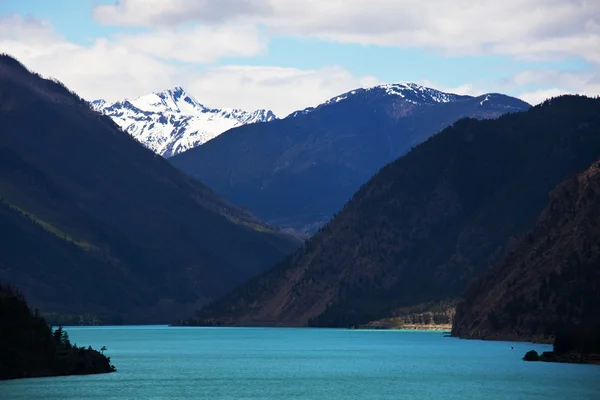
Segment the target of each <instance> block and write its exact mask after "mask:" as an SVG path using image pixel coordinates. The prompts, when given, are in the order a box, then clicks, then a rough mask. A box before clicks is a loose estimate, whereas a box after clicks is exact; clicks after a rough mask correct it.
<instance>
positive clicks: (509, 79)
mask: <svg viewBox="0 0 600 400" xmlns="http://www.w3.org/2000/svg"><path fill="white" fill-rule="evenodd" d="M0 52H2V53H8V54H10V55H12V56H14V57H16V58H17V59H18V60H19V61H21V62H22V63H24V64H25V65H26V66H27V67H28V68H29V69H30V70H33V71H36V72H38V73H40V74H42V75H43V76H47V77H52V78H55V79H58V80H60V81H62V82H63V83H64V84H66V85H67V86H68V87H69V88H70V89H72V90H74V91H76V92H77V93H78V94H80V95H81V96H82V97H84V98H85V99H88V100H94V99H99V98H102V99H105V100H107V101H117V100H122V99H124V98H135V97H137V96H140V95H143V94H147V93H150V92H155V91H161V90H165V89H168V88H172V87H174V86H182V87H183V88H184V89H185V90H186V91H187V92H188V93H190V94H191V95H193V96H195V97H196V98H197V99H198V100H199V101H200V102H202V103H203V104H205V105H206V106H209V107H229V108H242V109H246V110H254V109H259V108H266V109H271V110H273V111H274V112H275V113H276V114H278V115H280V116H284V115H286V114H288V113H290V112H292V111H294V110H298V109H303V108H305V107H309V106H314V105H316V104H319V103H322V102H323V101H325V100H327V99H329V98H331V97H334V96H336V95H338V94H341V93H344V92H347V91H349V90H352V89H355V88H358V87H368V86H373V85H378V84H382V83H394V82H407V81H408V82H416V83H418V84H421V85H425V86H428V87H433V88H436V89H440V90H444V91H449V92H453V93H458V94H469V95H480V94H484V93H489V92H500V93H505V94H509V95H512V96H516V97H519V98H521V99H523V100H525V101H527V102H529V103H531V104H537V103H539V102H541V101H543V100H545V99H546V98H548V97H552V96H557V95H559V94H563V93H580V94H586V95H592V96H596V95H599V94H600V0H118V1H114V0H112V1H107V0H1V1H0Z"/></svg>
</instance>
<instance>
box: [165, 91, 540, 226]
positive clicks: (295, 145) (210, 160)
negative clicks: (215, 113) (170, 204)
mask: <svg viewBox="0 0 600 400" xmlns="http://www.w3.org/2000/svg"><path fill="white" fill-rule="evenodd" d="M529 107H530V106H529V105H528V104H527V103H524V102H523V101H521V100H519V99H516V98H512V97H508V96H504V95H501V94H486V95H482V96H478V97H471V96H459V95H455V94H450V93H444V92H441V91H438V90H435V89H430V88H425V87H423V86H419V85H416V84H413V83H399V84H389V85H382V86H376V87H372V88H368V89H357V90H353V91H351V92H348V93H346V94H343V95H340V96H337V97H334V98H332V99H331V100H329V101H327V102H325V103H323V104H321V105H319V106H318V107H314V108H307V109H305V110H302V111H297V112H295V113H292V114H290V115H289V116H288V117H286V118H284V119H277V120H273V121H271V122H268V123H264V124H250V125H244V126H240V127H237V128H234V129H231V130H229V131H227V132H225V133H223V134H221V135H219V136H218V137H216V138H214V139H213V140H211V141H209V142H207V143H205V144H204V145H202V146H200V147H196V148H194V149H190V150H188V151H186V152H184V153H182V154H178V155H176V156H174V157H172V158H170V159H169V161H170V162H171V163H172V164H173V165H175V166H176V167H177V168H179V169H181V170H182V171H184V172H186V173H188V174H190V175H192V176H194V177H196V178H198V179H200V180H201V181H203V182H205V183H206V184H207V185H209V186H210V187H211V188H213V189H214V190H215V191H216V192H217V193H219V194H220V195H222V196H223V197H225V198H226V199H228V200H229V201H231V202H232V203H234V204H236V205H239V206H242V207H244V208H247V209H248V210H250V211H251V212H252V213H253V214H255V215H257V216H258V217H259V218H261V219H263V220H265V221H267V222H269V223H272V224H275V225H278V226H281V227H285V228H292V229H294V230H295V231H298V232H302V233H309V234H310V233H313V232H315V231H316V230H317V229H318V228H319V227H320V226H322V225H323V224H324V223H325V222H327V221H328V220H330V219H331V217H332V216H333V214H334V213H336V212H338V211H339V210H340V209H341V208H342V207H343V205H344V204H345V203H346V202H347V201H348V200H349V199H350V198H351V197H352V195H353V194H354V192H356V191H357V190H358V189H359V188H360V186H361V185H362V184H364V183H365V182H367V181H368V180H369V178H371V176H373V174H375V173H376V172H377V171H378V170H379V169H380V168H381V167H383V166H385V165H386V164H388V163H390V162H392V161H394V160H395V159H396V158H398V157H401V156H403V155H404V154H406V153H407V152H408V151H409V150H410V149H411V148H412V147H414V146H416V145H418V144H419V143H421V142H423V141H425V140H426V139H428V138H429V137H431V136H432V135H434V134H436V133H438V132H439V131H440V130H442V129H444V128H445V127H447V126H448V125H450V124H452V123H453V122H455V121H456V120H458V119H460V118H465V117H471V118H479V119H486V118H496V117H498V116H500V115H502V114H505V113H507V112H518V111H524V110H527V109H528V108H529Z"/></svg>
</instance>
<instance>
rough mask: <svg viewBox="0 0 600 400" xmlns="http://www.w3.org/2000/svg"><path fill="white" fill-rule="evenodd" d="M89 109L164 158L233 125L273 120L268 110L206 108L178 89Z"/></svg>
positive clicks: (96, 104) (97, 102) (101, 103)
mask: <svg viewBox="0 0 600 400" xmlns="http://www.w3.org/2000/svg"><path fill="white" fill-rule="evenodd" d="M91 106H92V108H93V109H94V110H96V111H99V112H101V113H103V114H105V115H108V116H110V117H111V118H112V119H113V121H115V123H116V124H117V125H119V126H120V127H121V128H122V129H123V130H124V131H125V132H127V133H129V134H130V135H131V136H133V137H134V138H135V139H136V140H138V141H139V142H141V143H142V144H144V145H145V146H146V147H148V148H150V149H151V150H153V151H154V152H155V153H157V154H160V155H162V156H163V157H165V158H168V157H171V156H174V155H175V154H179V153H182V152H184V151H186V150H188V149H191V148H194V147H197V146H200V145H201V144H203V143H205V142H207V141H209V140H211V139H213V138H214V137H216V136H218V135H220V134H221V133H223V132H225V131H227V130H229V129H231V128H234V127H236V126H240V125H245V124H251V123H254V122H267V121H271V120H273V119H276V118H277V117H276V116H275V114H273V112H271V111H269V110H257V111H254V112H247V111H244V110H239V109H218V108H216V109H215V108H208V107H205V106H204V105H202V104H201V103H200V102H199V101H198V100H197V99H196V98H195V97H193V96H190V95H189V94H187V93H186V92H185V91H184V90H183V88H181V87H175V88H173V89H169V90H165V91H163V92H159V93H151V94H148V95H144V96H140V97H138V98H136V99H133V100H128V99H125V100H122V101H117V102H115V103H108V102H106V101H105V100H101V99H100V100H94V101H92V102H91Z"/></svg>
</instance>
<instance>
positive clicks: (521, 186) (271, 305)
mask: <svg viewBox="0 0 600 400" xmlns="http://www.w3.org/2000/svg"><path fill="white" fill-rule="evenodd" d="M341 103H342V102H339V103H336V104H341ZM450 104H452V103H450ZM309 115H310V113H309ZM282 122H283V121H279V123H280V124H281V123H282ZM599 154H600V99H591V98H586V97H578V96H563V97H559V98H554V99H552V100H549V101H547V102H545V103H543V104H541V105H539V106H536V107H533V108H531V109H529V110H528V111H526V112H521V113H512V114H508V115H504V116H502V117H500V118H498V119H488V120H475V119H462V120H460V121H457V122H456V123H454V124H453V125H451V126H450V127H448V128H446V129H444V130H443V131H442V132H440V133H439V134H437V135H434V136H432V137H430V138H429V139H428V140H426V141H425V142H424V143H422V144H420V145H418V146H416V147H415V148H414V149H413V150H412V151H410V152H409V153H408V154H407V155H405V156H404V157H401V158H399V159H397V160H396V161H394V162H392V163H390V164H389V165H387V166H386V167H384V168H383V169H381V170H380V171H379V172H378V173H377V174H376V175H375V176H374V177H373V178H372V179H370V180H369V181H368V182H367V183H366V184H364V185H363V186H362V187H361V188H360V190H358V191H357V192H356V194H354V196H353V197H352V200H350V202H348V203H347V204H346V206H345V207H344V208H343V210H342V211H341V212H340V213H339V214H338V215H337V216H336V217H335V218H334V219H333V220H332V221H330V222H329V223H327V224H326V225H325V226H324V227H323V228H321V229H320V230H319V231H318V232H317V233H316V234H315V235H314V236H313V237H311V238H310V239H309V240H308V241H306V242H305V244H304V245H303V246H302V247H301V248H300V249H299V250H297V251H296V252H295V253H293V254H292V255H290V256H289V257H287V258H286V259H285V260H284V261H283V262H281V263H279V264H278V265H277V266H275V267H274V268H272V269H270V270H268V271H267V272H265V273H263V274H262V275H260V276H258V277H256V278H254V279H252V280H251V281H250V282H248V283H246V284H244V285H242V286H241V287H239V288H238V289H236V290H235V291H233V292H232V293H231V294H229V295H227V296H225V297H223V298H221V299H219V300H217V301H215V302H213V303H211V304H209V305H208V306H206V307H204V308H203V309H201V310H200V311H199V312H198V313H197V314H196V316H195V317H194V318H192V319H191V320H189V321H187V322H186V323H189V324H196V325H267V326H271V325H283V326H307V325H310V326H329V327H348V326H356V325H362V324H364V323H367V322H369V321H373V320H377V319H380V318H385V317H386V316H390V315H394V312H395V310H397V309H399V308H403V307H410V306H416V305H419V304H426V303H429V304H435V303H436V302H440V301H447V302H451V301H453V300H454V299H456V298H458V297H459V296H460V295H461V294H462V292H463V290H464V289H465V287H466V286H467V284H468V283H469V282H470V281H471V279H472V278H474V277H475V276H477V275H478V274H480V273H482V272H484V271H486V270H487V269H488V268H489V267H490V266H492V265H493V264H495V263H496V262H498V261H499V260H501V258H502V257H503V256H504V255H505V254H506V252H507V251H508V250H509V249H511V248H513V246H514V245H515V243H517V241H518V238H519V237H521V236H522V235H524V234H525V233H527V231H529V230H530V229H532V228H533V226H534V224H535V222H536V220H537V219H538V217H539V215H540V214H541V213H542V211H543V210H544V208H545V207H546V205H547V203H548V195H549V192H550V191H551V190H552V189H553V188H554V187H556V186H557V185H558V184H559V183H560V182H561V181H562V180H564V179H567V178H568V177H570V176H572V175H574V174H577V173H578V172H580V171H582V170H584V169H586V168H588V167H589V165H590V164H591V163H592V162H594V161H595V160H596V159H597V157H598V155H599ZM565 220H566V219H565ZM594 223H595V222H593V221H592V222H590V224H594ZM585 243H586V242H585V241H583V242H582V243H581V244H579V245H578V246H584V247H585V246H586V245H585ZM592 252H593V253H595V252H596V251H595V250H594V248H592ZM528 254H530V253H529V252H528V253H527V254H524V255H523V256H524V257H525V256H527V255H528ZM549 257H550V256H549ZM544 260H545V258H542V259H541V260H540V261H539V263H540V264H541V263H542V262H543V261H544ZM533 265H537V262H536V264H533ZM532 285H533V283H532ZM488 287H491V286H489V285H487V284H486V285H483V286H481V288H482V289H481V290H477V289H473V290H474V292H473V294H472V295H468V298H469V299H472V300H473V302H471V307H473V308H474V309H475V308H476V307H477V304H476V303H477V301H479V300H478V299H485V297H482V296H485V293H486V288H488ZM589 288H593V287H592V286H588V289H589ZM590 290H591V289H590ZM490 300H493V299H492V298H490ZM505 300H506V301H508V299H502V298H501V299H500V300H498V303H497V306H498V307H500V306H501V305H502V304H503V302H504V301H505ZM486 301H488V300H486ZM466 315H470V314H466Z"/></svg>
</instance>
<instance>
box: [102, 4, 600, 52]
mask: <svg viewBox="0 0 600 400" xmlns="http://www.w3.org/2000/svg"><path fill="white" fill-rule="evenodd" d="M95 16H96V18H97V19H98V20H99V21H100V22H103V23H108V24H121V25H137V26H162V25H177V24H181V23H183V22H193V21H195V22H200V23H206V22H211V23H218V22H224V21H230V20H232V19H236V20H237V21H240V20H243V21H245V23H250V24H257V25H258V24H260V25H262V26H266V27H268V29H269V30H270V32H271V33H272V34H273V35H291V36H297V37H315V38H321V39H327V40H332V41H337V42H343V43H360V44H365V45H379V46H392V47H413V48H414V47H417V48H429V49H431V50H433V51H438V52H441V53H443V54H450V55H466V54H468V55H479V54H501V55H509V56H514V57H519V58H525V59H555V58H563V57H580V58H582V59H585V60H587V61H589V62H593V63H596V64H600V52H599V51H598V48H600V1H596V0H502V1H497V0H477V1H475V0H428V1H422V0H352V1H323V0H294V1H290V0H247V1H243V0H238V1H235V0H225V1H219V2H212V1H211V2H209V0H202V1H195V2H194V1H191V0H189V1H186V0H177V1H172V0H121V1H119V2H118V3H117V4H115V5H101V6H97V7H96V9H95Z"/></svg>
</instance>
